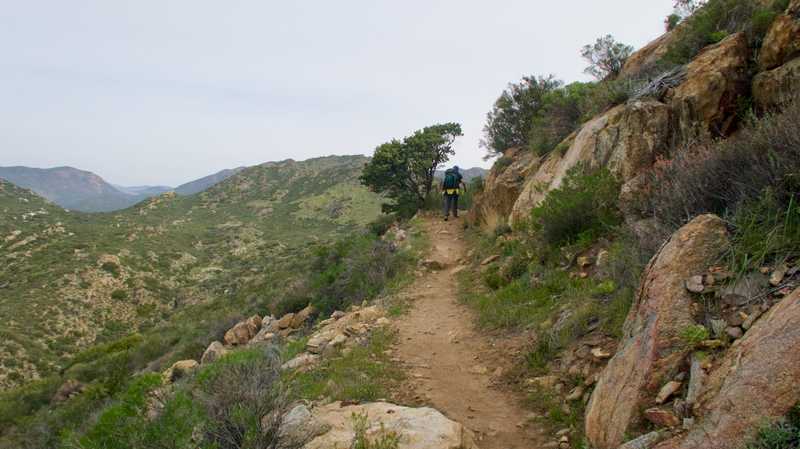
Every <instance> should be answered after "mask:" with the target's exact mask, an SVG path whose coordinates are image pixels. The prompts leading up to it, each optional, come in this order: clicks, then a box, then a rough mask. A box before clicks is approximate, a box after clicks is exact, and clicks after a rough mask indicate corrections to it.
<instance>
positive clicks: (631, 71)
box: [619, 30, 677, 78]
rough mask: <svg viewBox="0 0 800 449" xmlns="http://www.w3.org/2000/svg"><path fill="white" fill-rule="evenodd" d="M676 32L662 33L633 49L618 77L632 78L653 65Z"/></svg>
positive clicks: (667, 48)
mask: <svg viewBox="0 0 800 449" xmlns="http://www.w3.org/2000/svg"><path fill="white" fill-rule="evenodd" d="M676 36H677V33H676V32H675V30H672V31H670V32H667V33H664V34H662V35H661V36H659V37H658V38H656V39H655V40H653V41H652V42H650V43H649V44H647V45H645V46H644V47H642V48H640V49H639V50H637V51H635V52H634V53H633V54H632V55H630V57H628V59H627V60H626V61H625V65H624V66H623V67H622V71H621V72H620V74H619V76H620V78H633V77H637V76H640V75H641V74H642V73H645V72H647V71H648V70H650V69H651V68H652V67H653V66H655V65H656V64H657V63H658V62H659V61H660V60H661V58H663V57H664V55H665V54H666V53H667V50H669V46H670V45H672V43H673V42H674V41H675V37H676Z"/></svg>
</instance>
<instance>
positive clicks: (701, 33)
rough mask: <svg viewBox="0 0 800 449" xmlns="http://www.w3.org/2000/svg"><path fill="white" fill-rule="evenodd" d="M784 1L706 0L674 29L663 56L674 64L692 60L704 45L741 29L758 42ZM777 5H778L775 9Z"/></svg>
mask: <svg viewBox="0 0 800 449" xmlns="http://www.w3.org/2000/svg"><path fill="white" fill-rule="evenodd" d="M784 3H785V2H784V1H783V0H782V1H779V2H775V3H774V4H773V5H771V6H769V7H764V6H762V4H761V2H759V1H758V0H708V1H707V2H706V3H705V4H704V5H702V6H701V7H700V8H699V9H697V11H695V12H694V14H692V15H691V16H690V17H688V18H686V19H685V21H684V24H683V26H681V27H680V28H679V29H678V31H677V32H679V33H680V34H679V36H678V37H677V38H676V39H674V40H673V43H672V45H671V46H670V47H669V49H668V51H667V53H666V55H665V56H664V58H665V59H666V60H667V61H670V62H672V63H676V64H685V63H687V62H689V61H691V60H692V58H694V57H695V56H696V55H697V54H698V53H699V52H700V50H702V49H703V48H704V47H705V46H707V45H710V44H714V43H716V42H719V41H720V40H722V39H724V38H725V37H726V36H728V35H730V34H733V33H737V32H740V31H744V32H745V33H747V35H748V38H749V40H750V42H751V43H752V44H753V45H754V46H759V45H760V42H761V40H762V39H763V36H764V34H765V33H766V32H767V29H768V28H769V25H770V24H771V23H772V20H771V19H774V17H775V12H776V11H783V9H785V7H784V8H781V6H782V5H783V4H784ZM779 8H780V9H779Z"/></svg>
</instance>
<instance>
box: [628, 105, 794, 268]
mask: <svg viewBox="0 0 800 449" xmlns="http://www.w3.org/2000/svg"><path fill="white" fill-rule="evenodd" d="M797 123H800V103H797V102H795V103H792V104H791V105H789V106H788V107H787V109H785V110H784V111H783V112H782V113H778V114H772V115H768V116H765V117H764V118H762V119H761V120H758V121H757V122H754V123H751V124H749V125H748V126H747V127H745V128H744V129H742V130H741V131H740V132H739V133H738V134H737V135H735V136H733V137H730V138H729V139H727V140H724V141H719V142H705V143H701V144H697V145H695V146H693V147H690V148H686V149H684V150H683V151H681V152H680V153H678V154H677V155H676V156H675V157H674V158H673V159H672V160H671V161H662V162H660V163H658V164H657V169H656V170H655V172H654V173H653V174H652V175H651V177H650V179H649V181H648V182H647V185H648V189H649V190H647V191H645V192H643V194H642V197H641V205H640V207H641V208H642V210H643V211H644V213H645V215H647V216H652V217H654V218H656V220H657V221H658V222H659V223H660V224H661V225H662V227H663V228H664V233H665V234H669V233H671V232H672V231H674V230H675V229H677V228H679V227H680V226H682V225H683V224H684V223H685V222H686V221H687V220H689V219H691V218H692V217H695V216H697V215H700V214H704V213H714V214H717V215H720V216H723V217H726V218H728V219H729V220H730V221H731V223H732V224H733V228H734V231H735V234H739V236H738V237H737V236H734V243H735V244H734V251H735V252H738V254H739V255H738V256H737V258H738V259H740V260H742V258H743V257H744V256H745V255H746V254H750V255H752V256H755V257H756V258H757V259H760V260H765V259H770V258H772V259H774V258H780V257H784V256H785V254H784V255H783V256H782V255H781V254H780V253H785V252H786V251H787V250H789V249H790V248H791V247H792V246H794V247H795V248H796V247H798V246H800V241H798V240H797V231H796V229H795V228H796V218H795V217H796V214H797V204H798V202H800V197H799V196H798V195H800V176H799V175H798V173H800V130H798V128H797V125H796V124H797ZM767 236H769V238H764V237H767ZM792 242H794V243H792Z"/></svg>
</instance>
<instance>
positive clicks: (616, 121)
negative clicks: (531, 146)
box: [510, 100, 670, 225]
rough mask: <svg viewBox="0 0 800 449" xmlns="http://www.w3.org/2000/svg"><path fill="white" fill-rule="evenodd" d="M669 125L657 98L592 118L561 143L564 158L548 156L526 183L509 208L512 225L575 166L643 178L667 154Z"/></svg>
mask: <svg viewBox="0 0 800 449" xmlns="http://www.w3.org/2000/svg"><path fill="white" fill-rule="evenodd" d="M669 125H670V115H669V107H668V106H667V105H665V104H664V103H661V102H659V101H655V100H637V101H633V102H630V103H627V104H624V105H620V106H617V107H615V108H613V109H611V110H609V111H608V112H606V113H605V114H602V115H600V116H599V117H596V118H594V119H592V120H590V121H589V122H587V123H586V124H585V125H584V126H583V127H582V128H581V130H580V131H579V132H578V133H577V134H575V135H573V136H570V137H569V138H568V139H567V140H565V141H564V142H563V143H562V144H561V146H564V147H567V146H568V148H569V149H568V150H567V151H566V153H565V154H564V155H563V156H561V155H560V154H559V153H558V152H553V153H551V154H550V155H548V156H547V158H546V159H545V160H544V161H543V162H542V164H541V165H540V166H539V167H538V170H536V172H535V173H534V174H533V175H532V176H531V177H529V178H528V179H527V180H526V181H525V186H524V188H523V190H522V193H521V194H520V195H519V196H518V198H517V200H516V201H515V203H514V207H513V209H512V213H511V218H510V221H511V223H512V225H515V224H518V223H520V222H521V221H523V220H524V219H525V218H526V217H527V215H528V214H529V213H530V210H531V209H532V208H533V207H535V206H536V205H538V204H539V203H540V202H541V201H542V200H544V198H545V196H546V195H547V192H549V191H550V190H553V189H556V188H558V187H559V186H560V185H561V183H562V182H563V181H564V178H565V177H566V175H567V173H568V172H569V170H570V169H572V168H573V167H575V166H576V165H578V164H579V163H587V164H589V165H591V166H594V167H601V166H604V167H608V168H609V170H611V172H612V173H614V174H616V175H618V176H619V177H620V178H621V179H622V180H623V181H628V180H631V179H633V178H634V177H635V176H637V175H639V174H641V173H642V172H643V171H645V170H647V169H648V168H649V167H650V166H652V164H653V162H655V160H656V157H657V156H658V155H660V154H663V153H664V152H665V151H666V149H667V144H668V142H669V135H670V131H669Z"/></svg>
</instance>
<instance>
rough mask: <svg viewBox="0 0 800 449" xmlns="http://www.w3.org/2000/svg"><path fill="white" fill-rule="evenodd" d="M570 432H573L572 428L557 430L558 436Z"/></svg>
mask: <svg viewBox="0 0 800 449" xmlns="http://www.w3.org/2000/svg"><path fill="white" fill-rule="evenodd" d="M570 432H571V430H570V429H569V428H565V429H561V430H559V431H558V432H556V436H557V437H562V436H564V435H569V433H570Z"/></svg>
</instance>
